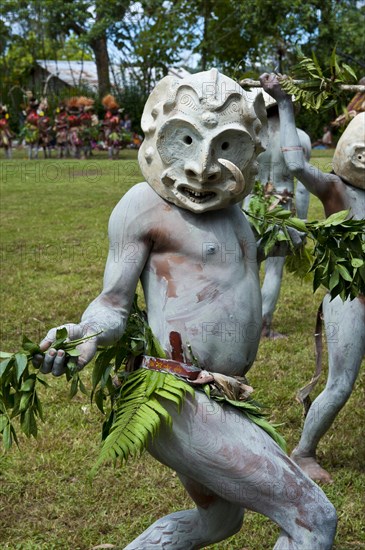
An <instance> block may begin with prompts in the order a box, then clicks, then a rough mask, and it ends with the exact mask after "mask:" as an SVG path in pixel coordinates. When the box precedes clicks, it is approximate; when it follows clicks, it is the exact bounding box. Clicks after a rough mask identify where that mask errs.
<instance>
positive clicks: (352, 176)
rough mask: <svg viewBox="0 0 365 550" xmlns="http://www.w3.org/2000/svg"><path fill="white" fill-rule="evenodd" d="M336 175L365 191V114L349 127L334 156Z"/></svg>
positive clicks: (356, 117) (353, 120)
mask: <svg viewBox="0 0 365 550" xmlns="http://www.w3.org/2000/svg"><path fill="white" fill-rule="evenodd" d="M333 169H334V171H335V173H336V174H337V175H338V176H340V177H342V178H344V180H345V181H348V182H349V183H350V184H351V185H354V186H355V187H358V188H359V189H365V113H360V114H358V115H356V116H355V118H354V119H352V121H351V122H350V124H349V125H348V126H347V128H346V130H345V131H344V133H343V134H342V136H341V138H340V140H339V141H338V143H337V147H336V150H335V153H334V155H333Z"/></svg>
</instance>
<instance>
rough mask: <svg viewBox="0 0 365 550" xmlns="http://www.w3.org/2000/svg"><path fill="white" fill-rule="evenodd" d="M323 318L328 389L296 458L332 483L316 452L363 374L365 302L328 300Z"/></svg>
mask: <svg viewBox="0 0 365 550" xmlns="http://www.w3.org/2000/svg"><path fill="white" fill-rule="evenodd" d="M323 316H324V322H325V327H326V335H327V347H328V379H327V383H326V387H325V389H324V390H323V392H322V393H321V394H320V395H319V396H318V397H317V398H316V399H315V401H314V402H313V403H312V405H311V407H310V409H309V411H308V414H307V417H306V419H305V422H304V427H303V432H302V436H301V438H300V441H299V444H298V446H297V447H296V448H295V449H294V451H293V453H292V458H293V460H295V462H296V463H297V464H298V465H299V466H300V467H301V468H302V469H303V470H304V471H305V472H306V473H307V475H309V477H311V478H312V479H315V480H317V481H321V482H323V483H330V482H331V481H332V480H331V476H330V475H329V474H328V472H326V470H324V469H323V468H321V466H320V465H319V464H318V463H317V461H316V449H317V445H318V443H319V441H320V439H321V438H322V437H323V435H324V434H325V433H326V432H327V430H328V429H329V428H330V427H331V425H332V423H333V421H334V420H335V418H336V416H337V414H338V413H339V411H340V410H341V409H342V407H343V406H344V405H345V403H346V401H347V400H348V398H349V397H350V395H351V393H352V390H353V387H354V384H355V381H356V378H357V375H358V373H359V369H360V366H361V361H362V358H363V356H364V353H365V337H364V335H365V299H364V298H356V299H355V300H352V301H351V302H350V301H349V300H347V301H346V302H342V300H341V298H340V297H336V298H335V299H334V300H332V301H331V302H330V301H329V297H328V296H326V297H325V299H324V302H323Z"/></svg>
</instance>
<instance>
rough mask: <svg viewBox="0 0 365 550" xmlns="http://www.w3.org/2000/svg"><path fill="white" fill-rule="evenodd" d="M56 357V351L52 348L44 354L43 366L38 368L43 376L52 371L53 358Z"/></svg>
mask: <svg viewBox="0 0 365 550" xmlns="http://www.w3.org/2000/svg"><path fill="white" fill-rule="evenodd" d="M56 355H57V351H56V350H55V349H53V348H51V349H50V350H49V351H48V352H47V353H46V354H45V356H44V359H43V365H42V366H41V368H40V371H41V372H42V373H43V374H48V373H50V372H51V371H52V367H53V361H54V358H55V357H56Z"/></svg>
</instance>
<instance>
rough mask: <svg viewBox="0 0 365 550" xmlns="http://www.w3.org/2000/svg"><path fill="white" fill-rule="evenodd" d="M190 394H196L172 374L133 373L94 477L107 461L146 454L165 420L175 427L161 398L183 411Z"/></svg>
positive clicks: (125, 459) (119, 398) (138, 371)
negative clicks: (147, 448)
mask: <svg viewBox="0 0 365 550" xmlns="http://www.w3.org/2000/svg"><path fill="white" fill-rule="evenodd" d="M186 393H190V394H191V395H194V389H193V388H191V387H190V386H189V385H188V384H186V382H184V381H182V380H180V379H179V378H176V377H175V376H173V375H171V374H167V373H161V372H156V371H151V370H147V369H138V370H137V371H134V372H132V373H131V374H130V375H129V376H128V378H127V379H126V381H125V383H124V384H123V386H122V389H121V392H120V395H119V396H118V397H117V399H116V400H115V410H114V415H115V417H114V418H115V420H114V423H113V424H112V426H111V428H110V431H109V433H108V435H107V437H106V439H105V441H104V443H103V446H102V449H101V452H100V456H99V458H98V460H97V462H96V464H95V466H94V468H93V470H92V475H94V474H95V473H96V471H97V469H98V468H99V466H100V465H101V464H102V463H103V462H104V461H106V460H112V461H113V462H114V463H116V462H117V460H120V461H121V462H122V463H123V462H126V461H127V460H128V458H130V457H134V456H136V455H140V454H142V452H143V451H144V449H145V448H146V446H147V442H148V439H149V438H150V437H152V438H153V437H154V436H155V435H156V434H157V432H158V430H159V428H160V426H161V422H162V421H164V422H165V423H166V424H167V425H168V426H171V425H172V419H171V416H170V414H169V413H168V412H167V410H166V409H165V407H164V406H163V405H162V404H161V403H160V401H159V400H158V399H157V398H158V397H160V398H163V399H166V400H168V401H171V402H172V403H175V405H176V406H177V407H178V409H180V408H181V405H182V403H183V401H184V398H185V395H186Z"/></svg>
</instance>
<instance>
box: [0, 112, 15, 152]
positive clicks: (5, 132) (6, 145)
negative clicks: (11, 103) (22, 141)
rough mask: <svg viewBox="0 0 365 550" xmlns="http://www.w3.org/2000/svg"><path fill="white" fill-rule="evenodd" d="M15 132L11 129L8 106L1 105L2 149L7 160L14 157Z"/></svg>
mask: <svg viewBox="0 0 365 550" xmlns="http://www.w3.org/2000/svg"><path fill="white" fill-rule="evenodd" d="M12 141H13V132H12V131H11V130H10V127H9V113H8V109H7V107H6V105H1V104H0V149H4V152H5V158H7V159H11V157H12Z"/></svg>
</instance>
